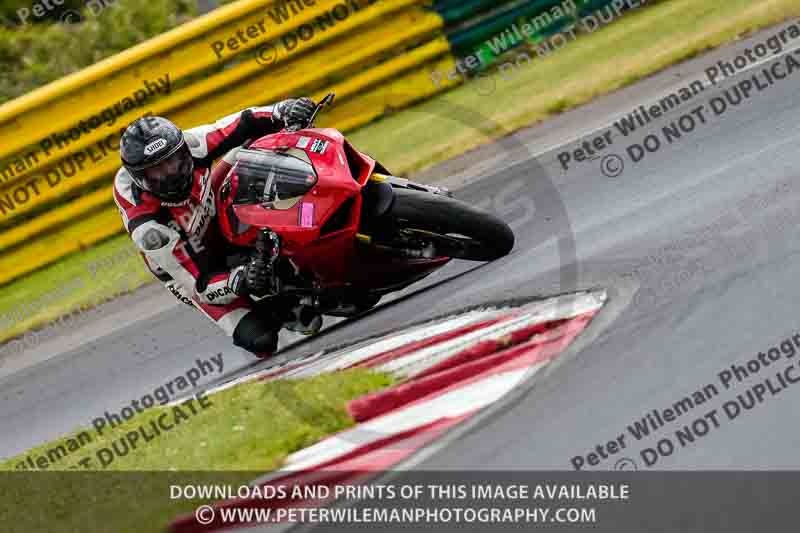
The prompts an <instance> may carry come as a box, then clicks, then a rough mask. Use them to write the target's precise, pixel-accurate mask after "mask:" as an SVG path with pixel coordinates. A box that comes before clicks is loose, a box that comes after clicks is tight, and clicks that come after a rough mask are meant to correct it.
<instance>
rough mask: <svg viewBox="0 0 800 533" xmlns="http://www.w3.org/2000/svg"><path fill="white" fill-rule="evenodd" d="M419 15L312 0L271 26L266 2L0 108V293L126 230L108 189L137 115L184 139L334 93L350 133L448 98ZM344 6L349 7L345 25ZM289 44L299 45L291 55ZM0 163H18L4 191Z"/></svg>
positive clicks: (249, 1)
mask: <svg viewBox="0 0 800 533" xmlns="http://www.w3.org/2000/svg"><path fill="white" fill-rule="evenodd" d="M354 2H358V4H355V3H354ZM428 4H429V2H427V1H421V0H378V1H375V0H347V4H345V0H317V3H316V5H314V6H313V7H308V8H306V9H304V10H303V11H300V12H299V13H298V14H296V15H295V16H293V17H291V18H290V19H289V20H286V21H284V22H282V23H281V24H275V23H274V22H272V21H270V20H269V17H268V15H267V14H266V12H265V11H264V8H265V6H266V5H268V2H264V1H263V0H258V1H256V0H240V1H239V2H237V3H235V4H231V5H229V6H226V7H224V8H222V9H219V10H216V11H215V12H213V13H211V14H209V15H206V16H204V17H201V18H198V19H196V20H195V21H193V22H191V23H189V24H187V25H185V26H183V27H181V28H177V29H175V30H173V31H171V32H169V33H167V34H164V35H162V36H160V37H157V38H155V39H153V40H151V41H148V42H146V43H143V44H142V45H140V46H137V47H135V48H132V49H130V50H128V51H126V52H124V53H122V54H119V55H117V56H115V57H112V58H109V59H107V60H105V61H103V62H101V63H98V64H97V65H94V66H93V67H90V68H88V69H85V70H84V71H81V72H78V73H76V74H74V75H72V76H69V77H67V78H64V79H62V80H59V81H58V82H56V83H53V84H51V85H49V86H46V87H43V88H41V89H39V90H37V91H34V92H33V93H31V94H29V95H26V96H25V97H22V98H19V99H17V100H14V101H12V102H9V103H7V104H5V105H3V106H0V134H2V135H3V136H4V143H3V145H2V147H0V157H5V159H4V160H3V161H2V162H0V180H2V182H1V183H0V227H4V228H6V229H5V230H4V231H2V233H0V284H3V283H7V282H9V281H11V280H13V279H16V278H17V277H19V276H22V275H24V274H27V273H29V272H31V271H33V270H36V269H38V268H41V267H42V266H44V265H46V264H50V263H52V262H54V261H56V260H58V259H59V258H61V257H63V256H65V255H67V254H69V253H73V252H75V251H77V250H80V249H82V248H83V247H86V246H90V245H92V244H94V243H96V242H98V241H100V240H102V239H105V238H107V237H109V236H111V235H113V234H116V233H119V232H121V231H123V228H122V224H121V222H120V221H119V215H118V213H117V212H116V208H115V207H114V206H113V203H112V201H111V191H110V184H111V178H112V176H113V174H114V173H115V172H116V170H117V169H118V168H119V164H120V162H119V156H118V138H119V135H120V133H121V128H123V127H124V125H126V124H127V123H128V122H130V121H132V120H134V119H135V118H138V117H139V116H141V115H142V114H144V112H145V111H148V112H152V113H153V114H158V115H164V116H167V117H169V118H170V119H171V120H173V121H175V122H176V123H177V124H178V125H180V126H181V127H193V126H196V125H199V124H202V123H206V122H210V121H212V120H214V119H216V118H219V117H222V116H225V115H227V114H229V113H232V112H235V111H238V110H240V109H242V108H244V107H249V106H253V105H264V104H268V103H271V102H274V101H277V100H280V99H282V98H285V97H287V96H292V95H311V96H312V97H314V98H320V97H321V96H322V95H324V94H326V93H327V92H330V91H334V92H336V93H337V102H336V105H335V106H334V108H333V109H332V110H331V111H330V112H328V113H326V116H325V117H323V119H322V123H324V125H326V126H334V127H337V128H339V129H341V130H343V131H347V130H350V129H353V128H356V127H358V126H361V125H363V124H366V123H367V122H370V121H372V120H374V119H376V118H378V117H380V116H381V115H383V114H384V113H385V111H386V109H397V108H401V107H404V106H407V105H410V104H412V103H414V102H416V101H418V100H420V99H423V98H426V97H428V96H430V95H432V94H435V93H436V92H440V91H443V90H446V89H447V88H449V87H448V85H447V84H444V85H442V86H435V85H434V84H433V83H432V82H431V80H430V72H431V71H433V70H439V69H452V68H454V66H455V60H454V59H453V57H452V55H451V54H450V48H449V44H448V42H447V40H446V38H444V36H443V35H442V31H441V30H442V27H443V21H442V19H441V17H440V16H439V15H438V14H436V13H434V12H432V11H430V10H428V9H426V8H425V7H426V5H428ZM343 5H345V6H350V11H349V12H348V14H347V16H343V14H344V11H343V8H342V6H343ZM334 13H338V18H337V17H333V16H332V14H334ZM320 17H321V18H320ZM265 20H266V21H269V22H265ZM330 21H334V22H335V23H334V24H330ZM259 22H261V26H259ZM304 24H305V25H308V24H311V25H312V27H315V28H317V29H316V30H315V33H314V35H313V37H311V38H309V39H307V40H306V41H305V42H302V39H299V38H297V36H298V35H305V36H308V32H307V29H308V26H305V27H304V26H303V25H304ZM314 24H316V26H314ZM253 25H256V27H257V28H258V29H263V30H264V31H263V32H261V31H259V32H257V33H258V35H256V36H255V37H253V38H248V40H247V43H241V42H239V44H238V49H237V50H229V49H227V48H226V49H225V50H220V44H219V41H221V40H224V39H226V38H234V37H231V36H235V35H236V32H237V31H238V30H241V31H242V32H244V35H249V34H248V33H247V32H248V31H250V30H249V28H252V27H253ZM304 28H305V30H306V31H305V33H304V34H302V33H300V32H302V31H303V30H304ZM319 28H322V29H319ZM251 33H256V32H255V31H251ZM292 38H297V39H296V40H297V45H296V46H295V47H294V48H292V49H291V50H289V49H288V47H287V43H290V44H291V43H292V42H293V41H292ZM215 41H217V44H216V45H214V46H215V48H212V46H211V44H212V43H214V42H215ZM237 42H238V41H237ZM253 52H256V53H253ZM218 55H221V56H222V58H221V59H220V58H219V57H218ZM257 58H258V59H257ZM221 67H225V68H224V69H223V68H221ZM209 69H211V70H209ZM167 76H168V77H169V87H170V90H169V92H168V94H167V93H163V94H160V95H159V94H157V90H156V89H153V86H152V83H154V82H153V80H158V79H159V78H160V79H161V80H162V86H164V84H163V82H164V80H165V79H166V77H167ZM144 81H147V82H148V83H149V84H151V85H150V86H149V87H150V90H151V91H152V93H153V94H152V95H151V97H152V98H151V99H148V100H147V101H145V103H144V104H143V105H142V106H139V107H135V108H132V109H129V110H128V111H127V112H124V113H123V114H122V115H121V116H120V117H118V118H117V119H116V122H115V123H114V124H113V125H103V126H100V127H97V128H94V129H91V131H89V132H85V133H82V134H81V135H80V136H79V138H78V139H77V140H71V142H70V143H69V145H68V146H65V147H64V149H62V150H56V149H55V148H54V147H50V150H49V152H50V153H49V154H48V153H46V152H47V150H45V149H44V148H45V146H47V143H48V141H47V139H52V135H53V134H54V133H59V132H61V133H63V132H64V131H65V130H66V131H69V129H70V128H71V127H72V126H73V125H74V124H75V123H76V122H79V121H81V120H84V121H86V120H88V118H89V117H92V116H93V115H95V114H97V113H101V112H102V110H104V109H107V108H108V106H113V105H114V103H116V102H120V101H122V100H123V99H124V98H126V95H132V94H134V92H135V91H136V90H138V88H142V87H145V84H144ZM451 85H452V84H451ZM140 96H141V94H140ZM6 138H7V139H9V142H8V143H6V142H5V139H6ZM51 144H52V143H51ZM30 153H34V154H36V155H37V156H38V157H36V158H35V159H36V160H34V158H32V157H30ZM26 156H27V157H26ZM26 160H27V161H26ZM9 161H14V162H20V161H21V162H23V163H24V164H23V165H22V167H20V166H17V167H15V170H17V172H14V175H13V176H6V177H7V178H8V179H5V180H3V177H2V175H1V174H2V172H3V170H4V165H6V167H5V168H8V167H7V164H8V162H9ZM81 165H82V167H83V168H80V167H81ZM73 169H74V172H73ZM20 221H22V223H20ZM11 222H13V224H10V223H11ZM54 229H55V231H54Z"/></svg>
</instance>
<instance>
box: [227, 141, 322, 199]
mask: <svg viewBox="0 0 800 533" xmlns="http://www.w3.org/2000/svg"><path fill="white" fill-rule="evenodd" d="M233 171H234V172H236V174H237V175H238V177H239V187H238V189H237V192H236V197H235V198H234V202H235V203H237V204H254V203H260V204H266V203H270V202H277V201H281V200H287V199H290V198H295V197H299V196H302V195H304V194H305V193H307V192H308V191H310V190H311V188H312V187H314V185H315V184H316V183H317V175H316V173H315V172H314V167H313V166H312V165H311V163H309V162H307V161H303V160H302V159H300V158H298V157H294V156H292V155H289V154H286V153H282V152H276V151H267V150H239V154H238V156H237V161H236V165H235V166H234V168H233Z"/></svg>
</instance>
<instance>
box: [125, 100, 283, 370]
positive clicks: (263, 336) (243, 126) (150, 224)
mask: <svg viewBox="0 0 800 533" xmlns="http://www.w3.org/2000/svg"><path fill="white" fill-rule="evenodd" d="M272 111H273V107H272V106H267V107H252V108H248V109H245V110H243V111H240V112H238V113H235V114H233V115H229V116H227V117H224V118H222V119H220V120H218V121H217V122H215V123H213V124H209V125H205V126H199V127H196V128H192V129H189V130H186V131H184V132H183V136H184V139H185V140H186V144H187V146H188V147H189V150H190V152H191V155H192V158H193V159H194V175H193V178H194V184H193V187H192V192H191V196H190V198H189V199H188V200H186V201H184V202H180V203H177V204H172V203H168V202H164V201H162V200H159V199H158V198H156V197H155V196H153V195H152V194H150V193H149V192H146V191H143V190H142V189H140V188H139V187H137V186H136V184H135V183H134V182H133V180H132V178H131V176H130V174H129V173H128V171H127V170H125V168H121V169H120V170H119V171H118V172H117V175H116V177H115V179H114V201H115V202H116V204H117V207H118V208H119V211H120V214H121V215H122V220H123V223H124V224H125V227H126V229H127V230H128V233H129V234H130V236H131V238H132V239H133V241H134V243H136V246H137V247H138V249H139V250H140V252H141V253H142V256H143V258H144V260H145V263H146V264H147V267H148V268H149V269H150V271H151V272H152V273H153V274H154V275H155V276H156V277H157V278H158V279H159V280H161V281H162V282H163V283H164V284H165V286H166V287H167V288H168V289H169V290H170V292H172V293H173V294H174V295H175V296H176V297H177V298H178V299H179V300H181V301H183V302H184V303H187V304H190V305H192V306H194V307H196V308H197V309H199V310H200V311H202V312H203V314H205V315H206V316H207V317H208V318H210V319H211V320H212V321H214V322H215V323H216V324H217V325H218V326H220V327H221V328H222V330H223V331H224V332H225V333H226V334H227V335H229V336H233V337H234V343H235V344H236V345H238V346H241V347H243V348H245V349H248V350H250V351H251V352H254V353H257V354H259V355H264V354H265V353H270V352H272V351H274V349H275V346H276V344H277V330H278V329H279V328H280V324H279V323H277V324H276V323H275V322H274V320H269V319H267V318H264V317H256V316H255V315H256V313H250V311H251V309H252V307H253V303H252V300H250V299H249V298H247V297H243V296H238V295H236V294H235V293H234V292H233V291H232V290H231V289H230V288H229V286H228V278H229V276H230V273H231V270H232V269H233V268H235V267H236V266H238V265H241V264H243V263H244V262H245V261H246V260H247V259H248V258H249V256H248V255H247V254H248V253H249V250H248V249H241V248H236V247H234V246H233V245H231V244H230V243H229V242H228V241H226V240H225V239H224V238H223V237H222V235H221V234H220V232H219V230H218V228H217V224H216V221H215V217H216V216H217V213H216V207H215V198H216V197H217V195H218V193H219V189H220V187H221V185H222V181H223V180H224V178H225V176H226V175H227V173H228V171H229V170H230V168H231V163H232V161H233V157H234V154H235V149H236V148H238V147H240V146H242V145H243V144H245V143H246V142H248V141H249V140H253V139H257V138H259V137H262V136H264V135H267V134H269V133H275V132H277V131H280V130H281V129H282V128H283V127H284V124H283V122H282V121H278V120H273V113H272ZM222 156H225V157H224V158H223V159H222V160H221V161H220V162H219V163H218V164H217V165H216V166H215V168H214V172H213V173H212V172H211V166H212V164H213V162H214V160H216V159H218V158H220V157H222ZM154 230H155V231H154ZM154 235H158V236H161V239H162V242H161V243H158V244H157V245H155V246H154V244H153V242H152V240H153V236H154ZM148 241H150V242H148ZM248 313H250V316H249V317H248V318H247V319H246V320H245V321H244V322H243V319H244V317H246V316H247V315H248ZM237 328H238V329H237Z"/></svg>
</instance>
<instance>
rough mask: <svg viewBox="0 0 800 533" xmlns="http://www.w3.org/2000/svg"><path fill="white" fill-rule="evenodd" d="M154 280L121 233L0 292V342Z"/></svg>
mask: <svg viewBox="0 0 800 533" xmlns="http://www.w3.org/2000/svg"><path fill="white" fill-rule="evenodd" d="M154 279H155V278H154V277H153V275H152V274H150V272H149V271H148V270H147V269H146V268H145V266H144V263H143V261H142V259H141V257H140V256H139V255H138V254H137V253H136V251H135V248H134V245H133V243H132V242H131V240H130V238H129V237H128V236H127V235H119V236H117V237H113V238H111V239H108V240H106V241H104V242H103V243H101V244H100V245H98V246H95V247H92V248H90V249H88V250H86V251H85V252H82V253H80V254H73V255H70V256H68V257H67V258H65V259H64V260H62V261H60V262H58V263H56V264H55V265H53V266H50V267H46V268H44V269H41V270H38V271H36V272H34V273H32V274H31V275H29V276H26V277H24V278H22V279H19V280H17V281H14V282H13V283H11V284H10V285H6V286H5V287H3V288H2V289H0V293H2V298H0V342H3V341H6V340H8V339H11V338H14V337H17V336H19V335H21V334H23V333H24V332H25V331H28V330H30V329H35V328H38V327H41V326H42V325H44V324H46V323H48V322H50V321H52V320H55V319H56V318H58V317H60V316H63V315H65V314H68V313H70V312H73V311H76V310H80V309H85V308H89V307H92V306H95V305H97V304H99V303H102V302H104V301H106V300H109V299H112V298H114V297H116V296H119V295H120V294H124V293H126V292H130V291H132V290H134V289H136V288H138V287H141V286H142V285H144V284H145V283H148V282H151V281H153V280H154Z"/></svg>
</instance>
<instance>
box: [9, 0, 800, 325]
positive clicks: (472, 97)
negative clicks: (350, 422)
mask: <svg viewBox="0 0 800 533" xmlns="http://www.w3.org/2000/svg"><path fill="white" fill-rule="evenodd" d="M797 15H800V4H798V3H797V2H796V0H761V1H758V2H755V1H753V0H703V1H697V0H669V1H662V2H660V3H658V4H654V5H652V6H649V7H645V8H642V9H639V10H637V11H634V12H631V13H630V14H628V15H626V16H625V17H623V18H622V19H621V20H619V21H617V22H615V23H614V24H611V25H609V26H607V27H605V28H603V29H601V30H598V31H596V32H594V33H591V34H587V35H583V36H581V38H580V39H578V40H577V41H574V42H571V43H570V44H569V45H568V46H565V47H563V48H562V49H560V50H558V51H557V52H555V53H553V54H551V55H550V56H548V57H546V58H543V59H541V60H539V59H537V60H535V61H534V62H533V64H531V65H530V66H525V67H523V68H520V69H518V70H516V71H514V73H513V76H512V77H511V79H508V80H506V79H503V78H502V77H500V76H499V75H497V74H495V75H494V79H495V82H496V89H495V91H494V93H493V94H491V95H490V96H482V95H481V94H480V93H479V91H478V90H476V87H475V86H474V85H473V84H472V83H467V84H465V85H462V86H461V87H458V88H457V89H455V90H453V91H450V92H448V93H446V94H443V95H440V96H438V97H436V98H433V99H431V100H429V101H427V102H424V103H422V104H421V105H419V106H416V107H414V108H413V109H409V110H404V111H400V112H397V113H395V114H393V115H391V116H388V117H386V118H385V119H383V120H381V121H378V122H376V123H374V124H371V125H368V126H366V127H364V128H361V129H360V130H358V131H356V132H354V133H353V134H352V135H350V138H351V139H352V140H353V142H354V143H355V144H356V146H359V147H361V148H363V149H364V150H366V151H367V152H369V153H370V154H371V155H373V156H375V157H376V158H378V159H380V160H381V161H382V162H384V163H385V164H386V165H387V166H388V167H389V168H390V169H392V170H393V171H394V172H395V173H398V174H406V173H410V172H413V171H415V170H419V169H422V168H424V167H426V166H429V165H432V164H434V163H437V162H440V161H443V160H446V159H449V158H451V157H454V156H457V155H459V154H461V153H464V152H466V151H468V150H470V149H472V148H474V147H476V146H478V145H480V144H484V143H486V142H489V141H491V140H494V139H497V138H500V137H503V136H505V135H508V134H509V133H511V132H513V131H515V130H517V129H520V128H522V127H525V126H528V125H531V124H533V123H536V122H539V121H542V120H545V119H547V118H548V117H550V116H553V115H555V114H558V113H561V112H563V111H565V110H568V109H571V108H573V107H575V106H578V105H580V104H583V103H585V102H588V101H590V100H592V99H593V98H595V97H597V96H599V95H602V94H607V93H609V92H612V91H614V90H616V89H618V88H620V87H623V86H626V85H629V84H631V83H635V82H636V81H637V80H639V79H642V78H644V77H646V76H648V75H650V74H652V73H655V72H657V71H659V70H662V69H663V68H665V67H667V66H669V65H672V64H674V63H676V62H679V61H681V60H684V59H687V58H691V57H694V56H696V55H698V54H700V53H702V52H703V51H705V50H708V49H711V48H714V47H717V46H719V45H721V44H724V43H727V42H730V41H732V40H734V39H736V38H737V37H738V36H740V35H742V34H746V33H748V32H751V31H753V30H756V29H759V28H763V27H766V26H770V25H772V24H775V23H777V22H780V21H782V20H785V19H786V18H788V17H791V16H797ZM513 54H515V52H512V55H513ZM459 109H468V110H470V111H471V112H473V113H475V112H477V113H479V114H480V116H482V117H485V119H486V120H485V121H483V124H480V125H479V128H476V125H475V124H471V123H467V121H464V122H460V121H459V120H458V117H457V115H458V110H459ZM473 116H474V115H473ZM126 246H130V244H129V243H128V239H127V237H126V236H120V237H116V238H114V239H111V240H109V241H107V242H106V243H104V244H103V245H102V246H99V247H96V248H94V249H92V250H90V251H88V252H85V253H83V254H79V255H74V256H72V257H69V258H66V259H65V260H63V261H62V262H60V263H59V264H58V265H56V266H53V267H49V268H45V269H43V270H41V271H39V272H36V273H34V274H32V275H31V276H29V277H27V278H25V279H24V280H22V281H18V282H14V283H12V284H10V285H8V286H5V287H3V288H1V289H0V294H2V298H0V316H2V315H3V314H4V313H7V312H8V311H9V310H13V309H16V308H17V307H18V306H19V304H20V302H27V301H31V300H32V299H37V298H39V297H41V296H42V295H47V294H50V293H52V292H53V289H54V288H57V287H61V286H63V285H64V284H65V283H68V282H70V280H71V279H73V277H74V276H76V275H78V276H84V277H86V278H87V280H89V281H90V283H87V284H86V285H85V288H83V289H81V290H78V291H75V293H74V294H69V295H67V296H64V297H59V298H51V299H50V300H51V301H50V303H49V305H48V306H47V307H46V309H43V310H41V311H39V312H36V313H33V314H30V315H29V316H26V317H25V319H24V320H23V321H21V322H18V323H14V324H12V325H10V326H9V325H8V324H6V325H3V322H0V341H2V340H7V339H9V338H12V337H13V336H16V335H19V334H20V333H22V332H23V331H25V330H26V329H29V328H35V327H39V326H41V325H42V324H44V323H46V322H48V321H50V320H53V319H54V318H56V317H58V316H60V315H63V314H66V313H68V312H70V311H72V310H74V309H76V308H79V307H81V306H84V307H85V306H90V305H93V304H96V303H97V302H99V301H102V300H104V299H107V298H109V297H112V296H114V295H116V294H119V293H121V292H125V291H127V290H131V289H133V288H135V287H137V286H139V285H141V284H143V283H144V282H146V281H147V280H150V279H151V278H150V277H149V275H148V274H146V273H145V271H144V269H143V267H141V266H140V264H139V260H138V259H136V258H131V260H129V261H125V262H121V263H115V264H113V265H112V266H111V267H110V268H109V269H108V270H107V271H106V272H104V275H103V276H102V279H101V276H98V277H97V278H94V279H92V278H91V277H90V276H89V275H88V273H87V264H88V263H91V262H92V261H97V260H98V259H100V258H102V257H106V256H108V255H109V254H112V253H114V252H117V251H119V250H120V249H123V248H124V247H126ZM87 276H89V277H87Z"/></svg>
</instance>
